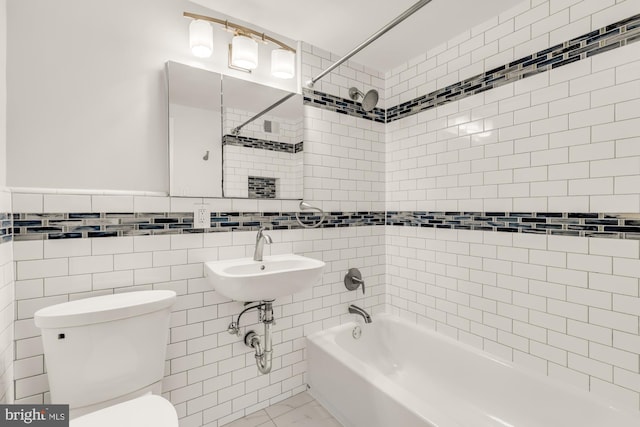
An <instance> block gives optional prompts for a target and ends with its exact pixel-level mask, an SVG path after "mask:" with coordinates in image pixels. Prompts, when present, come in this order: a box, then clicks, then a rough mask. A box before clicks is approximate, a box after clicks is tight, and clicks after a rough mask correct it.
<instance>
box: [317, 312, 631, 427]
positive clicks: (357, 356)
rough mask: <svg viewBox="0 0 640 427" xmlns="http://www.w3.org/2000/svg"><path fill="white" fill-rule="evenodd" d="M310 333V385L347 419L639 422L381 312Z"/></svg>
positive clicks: (485, 424) (612, 426)
mask: <svg viewBox="0 0 640 427" xmlns="http://www.w3.org/2000/svg"><path fill="white" fill-rule="evenodd" d="M356 325H357V324H356V323H349V324H345V325H341V326H337V327H335V328H331V329H328V330H326V331H322V332H319V333H316V334H313V335H311V336H309V337H308V338H307V352H308V353H307V356H308V372H309V386H310V387H311V388H310V390H309V391H310V393H311V394H312V395H313V396H314V397H315V398H316V399H317V400H318V401H319V402H320V403H321V404H322V405H324V406H325V408H327V409H328V410H329V412H331V413H332V414H333V416H334V417H336V418H337V419H338V420H339V421H340V422H341V423H342V424H343V425H344V426H345V427H378V426H379V427H422V426H425V427H489V426H491V427H627V426H628V427H639V426H640V412H627V411H623V410H620V409H616V408H613V407H610V406H607V405H606V404H604V403H603V402H601V401H599V400H596V399H595V398H594V397H593V396H592V395H590V394H589V393H587V392H583V391H582V390H579V389H575V388H573V387H571V386H565V385H564V384H561V383H558V382H555V381H553V380H551V379H549V378H547V377H544V376H541V375H538V374H535V373H531V372H528V371H524V370H522V369H519V368H517V367H515V366H513V365H512V364H509V363H505V362H502V361H499V360H497V359H494V358H492V357H491V356H488V355H487V354H485V353H483V352H481V351H479V350H477V349H475V348H473V347H470V346H466V345H464V344H461V343H459V342H457V341H455V340H452V339H450V338H448V337H446V336H443V335H441V334H436V333H434V332H431V331H429V330H427V329H424V328H422V327H420V326H416V325H414V324H411V323H408V322H406V321H403V320H400V319H397V318H395V317H392V316H388V315H380V316H376V317H375V318H374V321H373V323H371V324H369V325H361V328H362V336H361V338H360V339H354V338H353V337H352V330H353V328H354V327H355V326H356Z"/></svg>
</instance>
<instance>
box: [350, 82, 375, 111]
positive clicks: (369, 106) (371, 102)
mask: <svg viewBox="0 0 640 427" xmlns="http://www.w3.org/2000/svg"><path fill="white" fill-rule="evenodd" d="M359 97H362V109H363V110H364V111H366V112H369V111H372V110H373V109H374V108H375V107H376V104H377V103H378V91H377V90H375V89H371V90H370V91H369V92H367V93H366V94H365V93H362V91H361V90H360V89H358V88H357V87H352V88H351V89H349V98H351V99H353V100H354V101H357V100H358V98H359Z"/></svg>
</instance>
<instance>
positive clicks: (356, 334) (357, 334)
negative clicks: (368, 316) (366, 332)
mask: <svg viewBox="0 0 640 427" xmlns="http://www.w3.org/2000/svg"><path fill="white" fill-rule="evenodd" d="M351 335H352V336H353V338H354V339H356V340H357V339H358V338H360V337H361V336H362V329H360V326H356V327H355V328H353V331H351Z"/></svg>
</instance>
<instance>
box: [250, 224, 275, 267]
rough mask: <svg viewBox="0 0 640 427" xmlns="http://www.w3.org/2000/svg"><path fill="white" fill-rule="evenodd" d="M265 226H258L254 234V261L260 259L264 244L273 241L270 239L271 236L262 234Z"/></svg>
mask: <svg viewBox="0 0 640 427" xmlns="http://www.w3.org/2000/svg"><path fill="white" fill-rule="evenodd" d="M264 230H266V228H265V227H260V229H259V230H258V235H257V236H256V250H255V252H253V260H254V261H262V250H263V249H264V244H265V243H266V244H267V245H270V244H271V243H273V240H271V236H269V235H268V234H264V233H263V232H264Z"/></svg>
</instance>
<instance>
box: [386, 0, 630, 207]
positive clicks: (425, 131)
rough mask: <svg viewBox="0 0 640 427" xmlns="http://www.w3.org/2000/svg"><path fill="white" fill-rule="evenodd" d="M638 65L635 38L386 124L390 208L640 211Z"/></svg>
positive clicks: (597, 6) (388, 201) (388, 200)
mask: <svg viewBox="0 0 640 427" xmlns="http://www.w3.org/2000/svg"><path fill="white" fill-rule="evenodd" d="M627 1H629V0H627ZM635 3H636V4H637V5H638V9H637V10H640V2H638V1H637V0H635ZM581 4H582V3H580V4H576V5H574V6H573V7H575V6H578V5H581ZM545 5H546V6H545ZM542 6H545V7H546V8H548V2H545V3H543V5H542ZM539 7H540V6H538V8H539ZM593 7H594V8H595V9H597V10H600V9H599V3H598V4H597V5H596V4H595V3H594V5H593ZM534 10H535V9H531V10H530V11H534ZM597 10H596V12H597ZM527 13H528V12H524V13H523V14H521V15H517V16H516V17H515V18H512V19H517V18H518V16H524V15H526V14H527ZM558 13H560V12H558ZM509 22H510V21H509ZM501 25H503V24H501ZM501 25H500V26H501ZM500 26H498V27H494V28H493V29H498V28H500ZM489 31H491V29H489V30H487V32H485V33H483V34H485V37H487V35H486V34H487V33H488V32H489ZM638 67H640V43H633V44H630V45H627V46H624V47H621V48H619V49H614V50H612V51H609V52H606V53H602V54H599V55H597V56H594V57H590V58H586V59H583V60H580V61H577V62H575V63H572V64H569V65H565V66H563V67H561V68H558V69H554V70H551V71H549V72H545V73H542V74H540V75H538V76H536V77H531V78H526V79H523V80H521V81H518V82H515V83H511V84H507V85H504V86H501V87H499V88H497V89H493V90H489V91H487V92H483V93H480V94H477V95H473V96H471V97H468V98H464V99H462V100H459V101H454V102H451V103H449V104H446V105H444V106H441V107H438V108H435V109H431V110H427V111H425V112H422V113H419V114H416V115H414V116H410V117H407V118H404V119H400V120H396V121H393V122H391V123H389V124H388V125H387V132H388V133H387V158H388V161H387V162H386V167H387V197H386V201H387V203H386V206H387V209H389V210H394V211H398V210H399V211H402V210H405V211H407V210H409V211H410V210H427V211H480V212H482V211H527V212H529V211H538V212H541V211H542V212H544V211H553V212H558V211H563V212H632V213H636V212H640V195H639V194H638V191H637V189H636V190H634V184H635V183H636V182H637V179H636V177H637V175H638V174H639V173H640V156H638V152H637V150H634V149H630V147H632V146H633V143H634V142H637V138H638V134H639V131H638V129H640V109H639V108H636V107H637V105H636V104H637V103H638V102H640V74H638V73H635V74H633V73H631V74H627V73H626V72H625V71H623V70H627V69H637V68H638ZM438 87H440V85H438Z"/></svg>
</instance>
